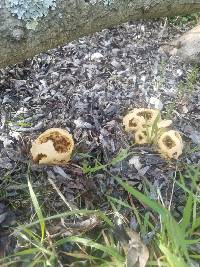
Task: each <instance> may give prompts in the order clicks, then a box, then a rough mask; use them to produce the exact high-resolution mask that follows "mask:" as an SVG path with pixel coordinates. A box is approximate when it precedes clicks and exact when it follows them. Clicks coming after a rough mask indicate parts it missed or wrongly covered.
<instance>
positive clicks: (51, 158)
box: [30, 128, 74, 165]
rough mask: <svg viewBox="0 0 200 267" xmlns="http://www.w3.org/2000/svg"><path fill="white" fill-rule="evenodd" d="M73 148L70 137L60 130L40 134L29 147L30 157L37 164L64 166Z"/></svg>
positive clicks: (54, 129) (50, 130)
mask: <svg viewBox="0 0 200 267" xmlns="http://www.w3.org/2000/svg"><path fill="white" fill-rule="evenodd" d="M73 148H74V141H73V138H72V135H71V134H69V133H68V132H67V131H66V130H63V129H60V128H51V129H48V130H47V131H45V132H44V133H42V134H41V135H40V136H39V137H38V138H37V139H36V140H35V141H34V142H33V143H32V147H31V150H30V152H31V155H32V159H33V161H34V162H36V163H38V164H47V165H52V164H58V165H59V164H66V163H67V162H68V161H69V160H70V158H71V154H72V151H73Z"/></svg>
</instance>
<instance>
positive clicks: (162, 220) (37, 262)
mask: <svg viewBox="0 0 200 267" xmlns="http://www.w3.org/2000/svg"><path fill="white" fill-rule="evenodd" d="M132 154H133V153H132V152H130V151H129V150H128V149H123V150H121V151H120V152H119V154H118V155H116V157H114V158H113V160H112V161H111V162H110V163H108V164H105V165H103V164H101V163H100V162H99V161H94V166H90V165H89V164H86V162H85V164H83V166H82V170H83V172H84V173H85V175H88V176H89V177H90V178H92V175H93V174H94V173H95V172H99V171H100V172H105V173H106V174H109V175H110V176H112V178H113V179H114V180H115V182H116V183H118V185H119V187H121V190H124V193H125V192H126V194H127V195H128V196H129V198H126V199H121V198H116V197H112V196H110V195H105V199H107V201H108V203H109V205H110V209H109V210H108V211H107V212H106V213H105V212H101V211H100V210H98V209H97V210H86V209H82V210H71V211H66V212H64V213H57V214H55V215H51V216H44V214H45V210H43V208H42V206H41V203H40V201H39V200H38V199H37V195H36V193H35V189H34V187H33V185H32V182H31V180H32V177H31V172H30V171H28V175H27V176H28V178H27V186H28V189H29V194H30V197H31V202H32V208H33V210H34V213H33V216H32V219H31V220H30V222H29V223H27V224H20V225H19V226H17V227H16V228H15V229H14V231H13V234H12V235H14V236H15V238H16V239H17V240H18V251H17V252H15V253H13V255H8V256H7V257H5V258H4V259H2V260H0V263H6V266H17V264H20V266H27V267H32V266H39V267H40V266H52V267H54V266H70V261H71V262H74V264H75V263H76V265H74V266H87V267H89V266H93V267H95V266H96V267H97V266H101V267H106V266H107V267H122V266H124V264H125V262H126V252H125V251H126V250H124V249H123V246H122V244H121V243H120V241H119V240H118V239H117V238H116V234H115V227H116V220H115V219H116V218H120V219H121V220H122V221H123V222H124V229H125V230H126V231H128V232H130V231H132V230H131V229H130V227H129V220H130V218H131V217H134V218H135V220H136V223H137V232H138V233H139V234H140V236H141V238H142V240H143V241H144V242H145V243H146V244H147V246H148V249H149V252H150V258H149V261H148V263H147V266H158V267H160V266H163V267H164V266H165V267H190V266H191V267H192V266H194V265H193V261H194V260H195V261H196V262H199V261H200V257H199V253H197V252H196V250H195V249H194V247H195V246H198V244H199V242H200V237H199V236H200V232H199V230H200V208H199V207H200V206H199V202H200V188H199V177H200V167H199V166H187V168H186V171H185V172H184V174H183V173H179V175H177V176H178V177H179V178H178V179H177V180H174V181H172V182H174V183H175V184H176V186H177V187H179V188H180V189H181V192H182V195H183V199H184V203H183V204H184V208H183V210H182V216H180V217H179V218H178V219H177V218H175V217H174V216H173V210H171V206H170V205H168V206H167V205H166V204H165V201H164V200H163V199H162V196H161V197H158V199H157V201H155V200H152V199H151V198H150V194H149V190H151V185H150V183H149V184H148V186H147V187H146V190H145V191H144V192H143V193H142V192H139V191H138V190H136V189H135V188H133V187H132V186H130V185H129V184H128V183H126V182H125V181H124V180H123V177H117V176H114V175H113V174H112V173H110V172H109V167H110V166H111V165H112V166H113V165H115V164H118V163H119V162H121V161H123V160H126V159H127V157H129V156H130V155H132ZM87 158H88V157H85V159H87ZM172 197H173V195H172ZM130 198H131V199H132V201H133V202H130V201H129V200H128V199H130ZM133 203H134V204H133ZM174 205H176V203H174ZM125 209H126V210H127V211H129V212H128V213H129V214H130V215H129V216H128V217H126V218H125V217H124V216H123V211H124V210H125ZM77 215H79V216H78V217H77ZM93 216H95V217H97V218H98V220H99V221H100V224H99V225H100V226H99V227H98V228H97V229H96V230H95V231H94V232H92V231H85V230H84V231H80V232H79V233H76V234H75V233H73V232H72V233H71V235H69V234H68V236H62V235H58V236H56V237H54V236H53V235H51V234H50V232H49V227H51V226H52V225H56V224H57V222H58V220H63V219H66V218H68V219H71V221H73V220H75V221H76V219H77V218H78V219H79V218H81V217H82V218H83V220H84V219H85V218H92V217H93ZM148 236H151V238H147V237H148ZM66 246H71V248H72V249H71V250H67V251H66V250H65V249H64V247H66ZM66 259H68V260H69V263H66ZM63 262H65V263H66V265H62V264H63ZM84 264H85V265H84Z"/></svg>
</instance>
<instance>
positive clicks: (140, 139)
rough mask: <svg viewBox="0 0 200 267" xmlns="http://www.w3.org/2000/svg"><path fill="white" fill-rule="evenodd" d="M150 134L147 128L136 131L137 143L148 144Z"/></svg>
mask: <svg viewBox="0 0 200 267" xmlns="http://www.w3.org/2000/svg"><path fill="white" fill-rule="evenodd" d="M148 141H149V140H148V136H147V131H145V130H138V131H137V132H136V133H135V143H136V144H139V145H143V144H147V143H148Z"/></svg>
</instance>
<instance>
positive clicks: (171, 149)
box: [158, 130, 183, 159]
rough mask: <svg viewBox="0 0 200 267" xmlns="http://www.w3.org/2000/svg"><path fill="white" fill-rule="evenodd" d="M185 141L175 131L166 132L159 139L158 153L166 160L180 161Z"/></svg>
mask: <svg viewBox="0 0 200 267" xmlns="http://www.w3.org/2000/svg"><path fill="white" fill-rule="evenodd" d="M182 150H183V141H182V138H181V135H180V134H179V133H178V132H177V131H174V130H170V131H167V132H164V133H163V134H162V135H161V136H160V137H159V138H158V151H159V153H160V154H161V155H162V156H163V157H164V158H166V159H173V158H174V159H178V157H179V156H180V155H181V154H182Z"/></svg>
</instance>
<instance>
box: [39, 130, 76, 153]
mask: <svg viewBox="0 0 200 267" xmlns="http://www.w3.org/2000/svg"><path fill="white" fill-rule="evenodd" d="M49 140H51V141H52V143H53V146H54V148H55V150H56V151H57V152H59V153H65V152H67V151H69V150H70V148H71V142H70V140H69V139H68V138H67V137H66V136H63V135H61V134H60V133H59V132H58V131H55V132H52V133H50V134H49V135H48V136H46V137H41V138H40V142H41V144H43V143H46V142H47V141H49Z"/></svg>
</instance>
